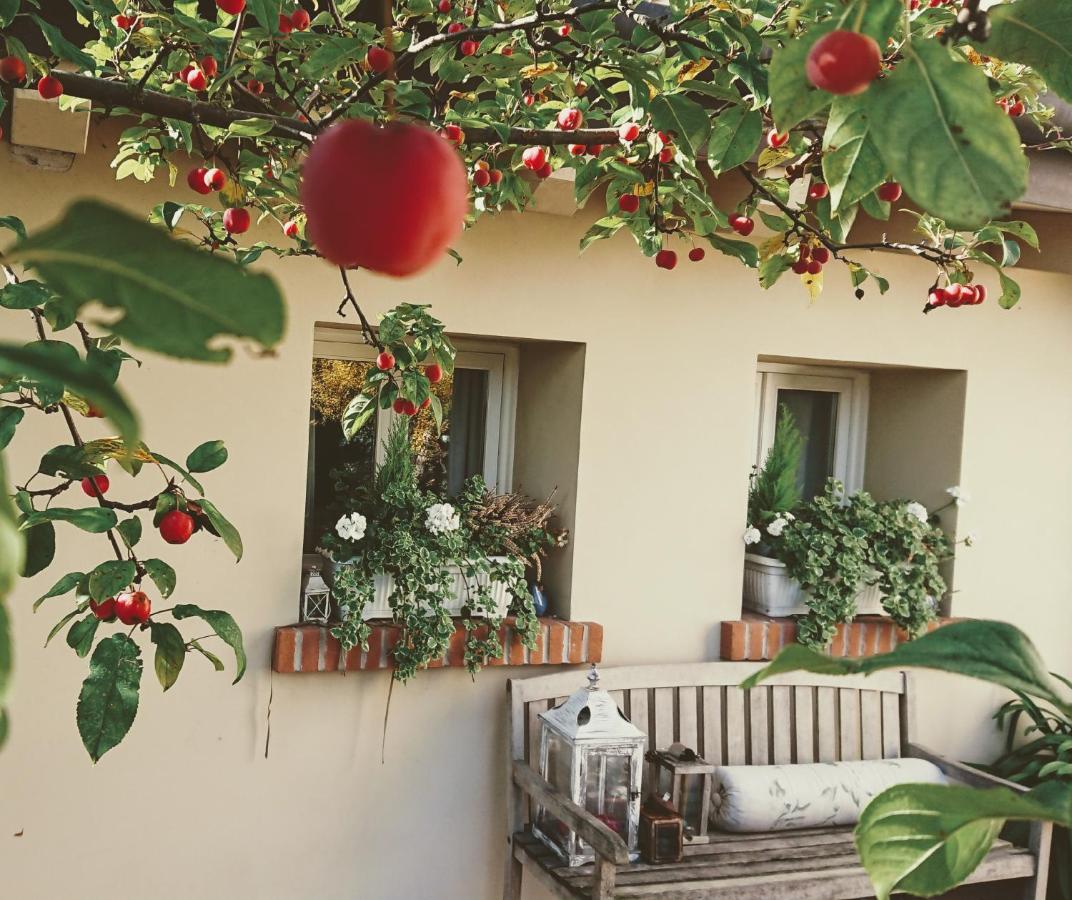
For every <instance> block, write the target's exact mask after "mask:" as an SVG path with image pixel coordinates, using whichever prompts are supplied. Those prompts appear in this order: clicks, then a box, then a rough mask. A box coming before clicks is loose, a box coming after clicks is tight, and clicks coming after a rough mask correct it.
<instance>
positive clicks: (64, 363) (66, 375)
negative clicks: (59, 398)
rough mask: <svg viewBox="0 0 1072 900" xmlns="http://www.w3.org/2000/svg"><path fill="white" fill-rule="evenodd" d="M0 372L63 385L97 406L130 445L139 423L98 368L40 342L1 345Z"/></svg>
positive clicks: (122, 398) (121, 396) (136, 434)
mask: <svg viewBox="0 0 1072 900" xmlns="http://www.w3.org/2000/svg"><path fill="white" fill-rule="evenodd" d="M0 372H7V373H19V374H22V375H26V376H27V377H29V378H33V379H36V380H40V381H45V382H51V383H53V384H56V385H61V386H65V387H66V388H67V389H68V390H69V391H71V392H72V393H74V394H78V395H79V396H80V397H84V398H85V399H86V400H88V401H89V402H90V403H92V404H93V405H94V406H96V407H99V408H100V410H101V411H102V412H104V413H105V414H106V415H107V416H108V418H110V419H111V420H112V421H113V422H114V423H115V425H116V427H117V428H118V429H119V432H120V434H121V435H122V436H123V438H124V439H125V440H126V441H127V442H128V443H131V444H133V443H134V442H135V441H136V440H137V437H138V422H137V419H136V418H135V416H134V411H133V410H132V409H131V408H130V405H129V404H128V403H127V401H126V398H124V397H123V395H122V394H120V393H119V391H118V390H116V388H115V385H113V384H112V383H111V382H110V381H108V379H107V378H105V377H104V376H103V375H102V374H101V373H100V372H99V371H98V370H97V369H95V368H94V367H92V366H90V365H88V364H87V363H85V362H83V361H82V359H81V358H78V357H77V354H75V358H74V359H68V358H66V357H65V356H60V355H59V354H56V353H53V352H52V351H51V350H50V349H48V348H47V347H45V346H43V345H42V344H41V343H38V344H30V345H28V346H25V347H22V346H19V345H17V344H0Z"/></svg>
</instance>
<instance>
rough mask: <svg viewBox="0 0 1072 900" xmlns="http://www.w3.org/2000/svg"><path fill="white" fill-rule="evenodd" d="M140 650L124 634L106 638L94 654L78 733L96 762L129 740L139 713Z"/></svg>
mask: <svg viewBox="0 0 1072 900" xmlns="http://www.w3.org/2000/svg"><path fill="white" fill-rule="evenodd" d="M140 683H141V650H140V649H139V648H138V645H137V644H135V643H134V641H132V640H131V639H130V638H129V637H127V636H126V635H125V634H113V635H112V636H111V637H108V638H105V639H104V640H102V641H101V642H100V643H99V644H97V649H96V650H94V651H93V656H92V657H91V658H90V661H89V675H88V676H86V680H85V681H84V682H82V691H81V693H80V694H79V695H78V711H77V715H76V718H77V721H78V733H79V734H80V735H81V736H82V745H83V746H84V747H85V748H86V751H87V752H88V753H89V756H90V759H92V760H93V762H97V761H98V760H99V759H100V758H101V757H102V756H104V754H105V753H107V752H108V751H109V750H111V749H112V748H113V747H114V746H116V744H118V743H119V742H120V741H122V740H123V738H124V737H126V734H127V732H128V731H130V726H131V725H133V724H134V717H135V716H136V715H137V713H138V689H139V687H140Z"/></svg>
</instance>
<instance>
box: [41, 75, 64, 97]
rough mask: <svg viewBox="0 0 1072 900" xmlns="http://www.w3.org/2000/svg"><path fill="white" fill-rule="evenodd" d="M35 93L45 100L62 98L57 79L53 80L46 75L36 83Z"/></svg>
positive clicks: (61, 87) (61, 86)
mask: <svg viewBox="0 0 1072 900" xmlns="http://www.w3.org/2000/svg"><path fill="white" fill-rule="evenodd" d="M37 93H39V94H40V95H41V96H42V97H44V98H45V99H46V100H55V99H56V98H57V97H62V96H63V85H62V84H60V80H59V79H58V78H53V77H52V76H51V75H46V76H45V77H44V78H42V79H41V80H40V81H39V82H37Z"/></svg>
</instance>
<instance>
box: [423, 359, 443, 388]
mask: <svg viewBox="0 0 1072 900" xmlns="http://www.w3.org/2000/svg"><path fill="white" fill-rule="evenodd" d="M424 377H425V378H427V379H428V380H429V381H430V382H431V383H432V384H439V382H440V381H442V380H443V369H442V367H441V366H440V365H439V363H432V364H431V365H429V366H425V369H424Z"/></svg>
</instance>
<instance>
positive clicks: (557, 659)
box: [547, 621, 566, 665]
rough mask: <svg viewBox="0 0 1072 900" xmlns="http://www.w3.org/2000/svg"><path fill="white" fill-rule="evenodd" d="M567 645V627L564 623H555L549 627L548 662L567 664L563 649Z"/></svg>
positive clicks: (551, 623)
mask: <svg viewBox="0 0 1072 900" xmlns="http://www.w3.org/2000/svg"><path fill="white" fill-rule="evenodd" d="M565 644H566V625H565V623H564V622H559V621H554V622H550V623H548V626H547V661H548V662H549V663H553V664H555V665H557V664H558V663H562V662H566V654H565V650H564V649H563V648H564V647H565Z"/></svg>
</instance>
